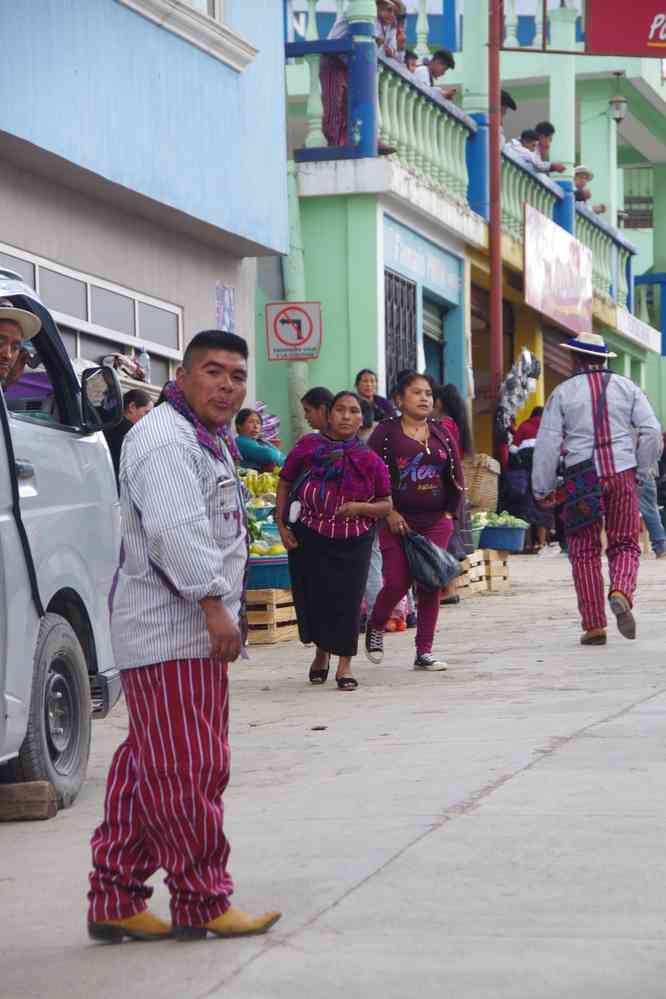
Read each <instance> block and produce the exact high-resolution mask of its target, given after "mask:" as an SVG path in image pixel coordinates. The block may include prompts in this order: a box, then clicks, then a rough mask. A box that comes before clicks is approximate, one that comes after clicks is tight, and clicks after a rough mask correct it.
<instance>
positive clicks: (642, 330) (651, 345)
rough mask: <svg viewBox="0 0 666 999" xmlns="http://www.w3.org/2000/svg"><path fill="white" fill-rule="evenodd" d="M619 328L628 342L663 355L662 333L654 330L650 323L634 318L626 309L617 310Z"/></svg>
mask: <svg viewBox="0 0 666 999" xmlns="http://www.w3.org/2000/svg"><path fill="white" fill-rule="evenodd" d="M617 328H618V330H619V331H620V333H622V334H624V336H626V337H627V339H628V340H633V341H634V343H639V344H640V345H641V347H645V349H646V350H653V351H654V352H655V353H656V354H660V353H661V333H660V332H659V330H656V329H654V327H653V326H650V325H649V323H644V322H643V320H642V319H638V318H637V317H636V316H633V315H632V314H631V312H628V311H627V310H626V309H623V308H621V307H620V308H618V310H617Z"/></svg>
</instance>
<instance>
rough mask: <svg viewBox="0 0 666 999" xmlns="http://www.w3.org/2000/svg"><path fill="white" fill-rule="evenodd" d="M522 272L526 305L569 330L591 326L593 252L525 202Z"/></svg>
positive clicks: (575, 331)
mask: <svg viewBox="0 0 666 999" xmlns="http://www.w3.org/2000/svg"><path fill="white" fill-rule="evenodd" d="M524 274H525V302H526V303H527V305H529V306H531V308H533V309H535V310H536V311H537V312H540V313H541V315H543V316H548V318H549V319H552V320H553V322H556V323H558V325H560V326H564V328H565V329H568V330H571V332H572V333H585V332H586V331H587V332H589V330H591V329H592V251H591V250H588V248H587V247H586V246H583V244H582V243H581V242H579V240H577V239H575V238H574V237H573V236H571V235H570V234H569V233H568V232H567V231H566V229H563V228H562V226H559V225H557V223H555V222H552V221H551V219H549V218H546V216H545V215H542V214H541V212H538V211H537V210H536V208H532V206H531V205H527V204H526V205H525V261H524Z"/></svg>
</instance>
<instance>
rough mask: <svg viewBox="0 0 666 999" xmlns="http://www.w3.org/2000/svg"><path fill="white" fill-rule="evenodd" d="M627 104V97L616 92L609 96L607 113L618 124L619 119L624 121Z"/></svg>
mask: <svg viewBox="0 0 666 999" xmlns="http://www.w3.org/2000/svg"><path fill="white" fill-rule="evenodd" d="M627 104H628V101H627V98H626V97H623V96H622V94H616V95H615V97H611V99H610V100H609V102H608V114H609V115H610V117H611V118H612V120H613V121H614V122H616V123H617V124H618V125H619V124H620V122H621V121H624V119H625V117H626V114H627Z"/></svg>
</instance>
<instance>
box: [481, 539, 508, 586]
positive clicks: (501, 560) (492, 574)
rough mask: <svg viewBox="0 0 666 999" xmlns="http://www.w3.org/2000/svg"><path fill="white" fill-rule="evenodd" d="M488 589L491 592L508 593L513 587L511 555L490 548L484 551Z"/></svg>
mask: <svg viewBox="0 0 666 999" xmlns="http://www.w3.org/2000/svg"><path fill="white" fill-rule="evenodd" d="M483 565H484V570H485V572H484V576H485V584H486V590H487V591H488V592H489V593H506V591H507V590H510V589H511V579H510V576H509V555H508V553H507V552H498V551H494V550H493V549H491V548H489V549H486V550H485V551H484V552H483Z"/></svg>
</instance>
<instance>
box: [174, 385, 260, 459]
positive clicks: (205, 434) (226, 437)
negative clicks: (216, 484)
mask: <svg viewBox="0 0 666 999" xmlns="http://www.w3.org/2000/svg"><path fill="white" fill-rule="evenodd" d="M163 393H164V398H165V399H166V401H167V402H168V403H169V405H170V406H173V408H174V409H175V410H176V412H178V413H180V415H181V416H184V417H185V419H186V420H188V421H189V423H191V424H192V426H193V427H194V429H195V431H196V435H197V440H198V441H199V444H200V445H201V447H204V448H206V450H208V451H210V452H211V454H213V455H214V456H215V457H216V458H217V460H218V461H224V452H223V451H222V448H221V447H220V441H219V438H220V437H221V438H222V440H223V441H224V443H225V444H226V445H227V448H228V449H229V453H230V454H231V457H232V458H233V460H234V461H235V462H236V463H237V464H238V463H240V461H241V456H240V451H239V450H238V447H237V445H236V441H235V440H234V438H233V437H232V435H231V434H230V433H229V428H228V427H226V426H224V425H222V426H219V427H218V428H217V433H215V434H214V433H212V432H211V431H210V430H208V429H207V427H205V426H204V425H203V423H202V422H201V420H200V419H199V417H198V416H197V415H196V413H195V412H194V410H193V409H191V407H190V405H189V404H188V402H187V400H186V399H185V396H184V395H183V393H182V392H181V390H180V389H179V388H178V386H177V385H176V383H175V382H168V383H167V384H166V385H165V386H164V389H163Z"/></svg>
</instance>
